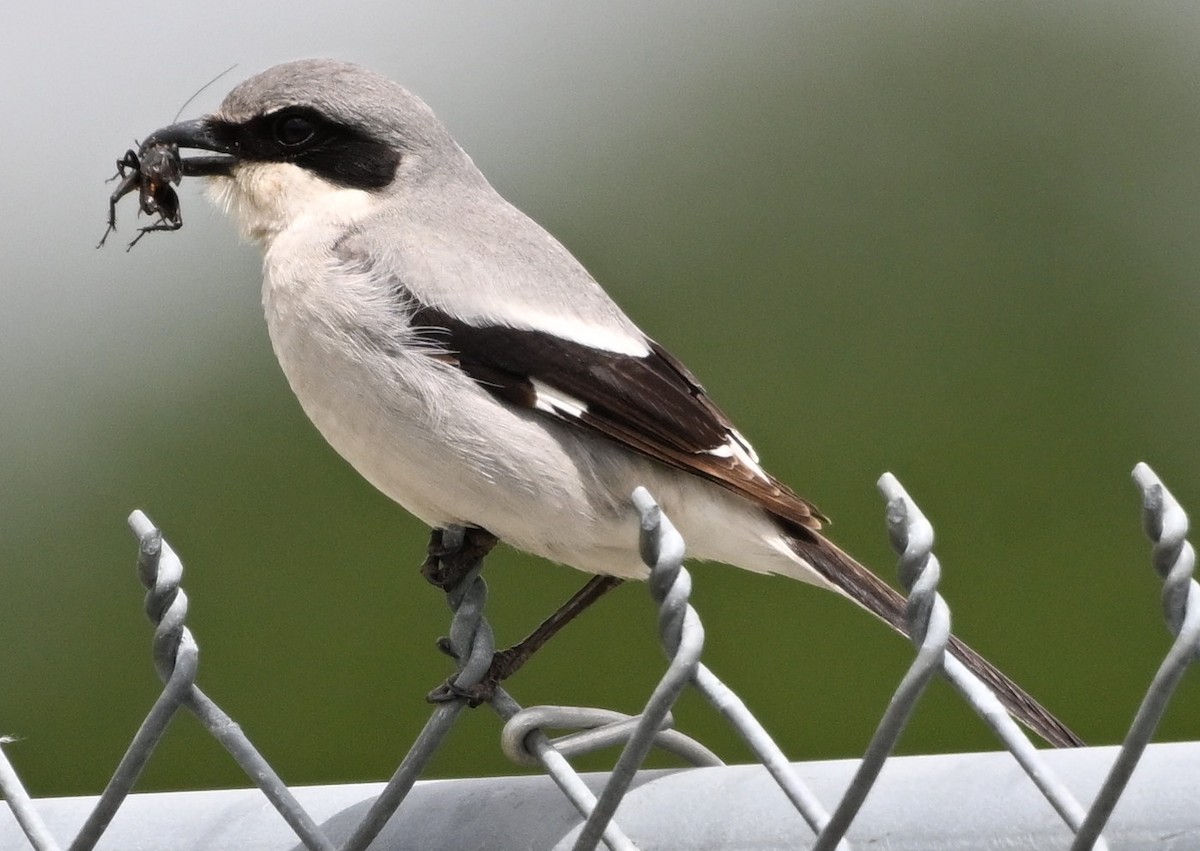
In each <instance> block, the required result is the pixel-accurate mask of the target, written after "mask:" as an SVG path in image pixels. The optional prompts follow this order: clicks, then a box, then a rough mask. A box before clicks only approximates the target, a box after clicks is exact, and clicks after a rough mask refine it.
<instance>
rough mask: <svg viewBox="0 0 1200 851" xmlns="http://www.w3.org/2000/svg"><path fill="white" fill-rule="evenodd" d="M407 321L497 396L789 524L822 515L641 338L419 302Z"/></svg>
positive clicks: (662, 352) (817, 521)
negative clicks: (591, 334) (638, 347)
mask: <svg viewBox="0 0 1200 851" xmlns="http://www.w3.org/2000/svg"><path fill="white" fill-rule="evenodd" d="M412 325H413V327H414V328H416V329H420V332H421V334H422V335H423V336H427V338H428V340H429V341H430V342H431V343H436V347H437V349H439V350H440V351H441V352H443V353H444V356H447V357H448V358H449V359H451V360H453V362H454V363H456V364H457V365H458V367H459V368H460V369H462V370H463V372H465V373H467V375H469V376H471V377H472V378H474V379H475V380H476V381H477V382H478V383H479V384H480V385H481V386H482V387H484V388H486V389H487V390H488V392H490V393H492V394H493V395H495V396H496V397H497V398H500V399H503V400H505V401H507V402H509V403H511V404H515V405H519V406H522V407H525V408H530V409H535V410H540V411H543V412H545V413H547V414H550V415H553V416H555V417H557V418H558V419H561V420H564V421H567V422H570V423H573V424H575V425H577V426H579V427H582V428H586V429H589V430H591V431H594V432H597V433H599V434H602V435H604V436H605V437H608V438H610V439H612V440H615V441H617V442H619V443H621V444H624V445H625V446H628V447H629V448H631V449H634V450H635V451H637V452H640V453H641V454H643V455H646V456H648V457H650V458H653V459H655V460H656V461H661V462H662V463H664V464H667V465H669V466H672V467H675V468H677V469H680V470H685V471H687V472H689V473H693V474H695V475H697V476H701V477H702V478H705V479H708V480H709V481H712V482H715V483H717V484H719V485H721V486H722V487H725V488H727V489H729V490H731V491H733V492H734V493H736V494H738V495H740V496H743V497H745V498H747V499H749V500H751V501H752V502H754V503H756V504H759V505H761V506H763V507H764V508H765V509H767V510H768V511H770V512H771V513H772V514H775V515H777V516H778V517H780V518H781V519H783V520H786V521H789V525H791V526H795V527H798V530H815V529H818V528H820V526H821V521H822V520H823V519H825V518H824V517H823V516H822V515H821V513H820V512H819V511H818V510H817V509H816V508H815V507H814V506H813V505H812V504H810V503H808V502H806V501H805V500H803V499H801V498H800V497H798V496H797V495H796V494H795V493H793V492H792V491H791V490H790V489H789V488H788V487H787V486H786V485H784V484H782V483H780V482H779V481H777V480H776V479H775V478H774V477H772V476H771V475H769V474H768V473H766V472H765V471H764V470H763V469H762V468H761V467H760V466H759V465H758V461H757V458H756V457H755V455H754V450H753V449H752V448H751V447H750V445H749V443H747V442H746V440H745V438H743V437H742V436H741V435H740V434H739V433H738V431H737V429H735V428H734V427H733V424H732V423H731V422H730V421H729V418H728V417H727V416H726V415H725V414H724V413H723V412H722V411H721V410H720V408H718V407H717V406H716V405H714V404H713V402H712V400H710V399H709V398H708V396H707V394H705V392H704V388H703V387H701V386H700V383H699V382H698V381H696V379H695V378H694V377H693V376H692V374H691V373H690V372H689V371H688V370H687V368H686V367H685V366H684V365H683V364H682V363H680V362H679V361H678V360H676V359H675V358H674V357H673V356H672V355H671V354H670V353H669V352H667V351H666V349H664V348H662V347H661V346H659V345H658V344H657V343H654V342H652V341H648V346H649V349H650V351H649V353H648V354H646V355H645V356H642V357H638V356H635V355H627V354H620V353H617V352H609V351H605V350H602V349H596V348H593V347H591V346H587V345H584V344H582V343H577V342H574V341H572V340H567V339H564V338H562V337H558V336H556V335H554V334H551V333H548V332H544V331H531V330H526V329H521V328H510V327H507V326H501V325H483V326H478V325H472V324H469V323H466V322H462V321H461V320H457V319H454V318H452V317H450V316H449V315H447V314H445V313H443V312H442V311H440V310H437V309H436V308H432V307H425V306H419V307H418V308H417V309H416V310H415V312H414V314H413V317H412Z"/></svg>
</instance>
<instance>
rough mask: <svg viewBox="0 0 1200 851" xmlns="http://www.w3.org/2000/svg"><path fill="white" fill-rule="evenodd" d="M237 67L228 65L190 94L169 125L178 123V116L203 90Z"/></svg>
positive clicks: (235, 64)
mask: <svg viewBox="0 0 1200 851" xmlns="http://www.w3.org/2000/svg"><path fill="white" fill-rule="evenodd" d="M237 66H238V64H237V63H236V62H234V63H233V64H232V65H230V66H229V67H228V68H226V69H225V70H224V71H222V72H221V73H220V74H218V75H217V76H215V77H213V78H212V79H211V80H209V81H208V82H207V83H205V84H204V85H203V86H201V87H200V88H198V89H196V91H194V92H192V96H191V97H190V98H188V99H187V100H185V101H184V102H183V106H181V107H179V112H177V113H175V117H174V118H172V119H171V123H172V124H174V123H175V122H176V121H178V120H179V116H181V115H183V111H184V110H185V109H187V108H188V106H189V105H190V104H191V102H192V101H194V100H195V99H196V98H198V97H200V95H201V93H202V92H203V91H204V90H205V89H207V88H208V87H209V86H211V85H212V84H213V83H215V82H216V81H217V80H219V79H221V78H222V77H224V76H225V75H226V74H228V73H229V72H230V71H232V70H233V69H234V68H236V67H237Z"/></svg>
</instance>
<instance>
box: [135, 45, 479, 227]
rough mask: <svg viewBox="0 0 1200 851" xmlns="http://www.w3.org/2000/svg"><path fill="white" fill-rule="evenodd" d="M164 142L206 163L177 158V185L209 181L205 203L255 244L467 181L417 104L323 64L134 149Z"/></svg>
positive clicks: (303, 67)
mask: <svg viewBox="0 0 1200 851" xmlns="http://www.w3.org/2000/svg"><path fill="white" fill-rule="evenodd" d="M164 142H165V143H174V144H176V145H178V146H179V147H180V148H181V149H189V148H190V149H198V150H201V151H209V152H212V153H211V155H206V156H198V157H185V158H184V159H183V161H182V166H183V173H184V174H185V175H199V176H205V177H209V178H210V179H211V188H212V194H213V196H214V197H215V198H216V199H217V200H218V201H219V202H220V203H222V204H223V205H224V206H225V207H226V208H227V209H228V210H229V211H230V212H232V213H233V214H234V216H235V218H236V219H237V220H238V222H239V224H240V225H241V227H242V230H243V232H244V233H245V234H246V235H247V236H248V237H250V238H252V239H255V240H257V241H260V242H264V243H266V242H269V241H270V240H272V239H273V238H274V237H275V236H276V235H278V234H279V233H280V232H282V231H283V230H285V229H287V228H288V227H291V226H292V225H295V224H297V223H298V222H300V221H311V222H313V223H315V224H318V225H319V224H343V225H344V224H352V223H353V222H354V221H356V220H357V219H360V218H362V217H364V216H367V215H370V214H371V212H372V211H373V210H374V209H375V208H376V206H377V205H378V204H379V203H380V200H381V199H383V198H386V197H389V196H391V195H393V194H395V193H397V192H403V191H404V190H405V189H406V188H411V187H413V186H416V185H418V184H419V183H421V182H422V181H427V180H430V179H436V178H438V176H441V178H443V179H446V178H449V177H452V176H453V175H454V174H456V173H465V172H468V171H472V170H473V169H471V168H470V167H469V162H470V161H469V160H468V159H467V157H466V155H465V154H464V153H463V152H462V150H461V149H460V148H459V147H458V145H457V144H456V143H455V142H454V140H453V139H452V138H451V137H450V135H449V133H448V132H447V131H446V129H445V127H444V126H443V125H442V123H441V122H440V121H439V120H438V119H437V118H436V117H435V116H434V114H433V112H432V110H430V109H429V107H428V106H426V105H425V103H424V102H423V101H422V100H421V99H420V98H418V97H417V96H415V95H413V94H412V93H411V92H409V91H408V90H407V89H405V88H403V87H402V86H400V85H398V84H397V83H394V82H392V81H391V80H389V79H387V78H386V77H383V76H382V75H380V74H377V73H375V72H373V71H369V70H367V69H365V68H361V67H359V66H357V65H354V64H352V63H349V62H341V61H337V60H331V59H307V60H301V61H298V62H288V63H285V64H282V65H276V66H274V67H273V68H269V69H267V70H266V71H264V72H262V73H261V74H258V75H257V76H254V77H251V78H250V79H248V80H246V81H245V82H243V83H241V84H240V85H238V86H237V87H236V88H235V89H233V91H231V92H230V93H229V94H228V95H227V96H226V98H225V100H224V101H223V102H222V104H221V106H220V108H219V109H218V110H217V111H216V112H215V113H213V114H212V115H208V116H205V117H203V118H199V119H195V120H191V121H184V122H180V123H177V124H172V125H171V126H169V127H164V128H162V129H160V130H156V131H155V132H154V133H153V134H151V135H150V136H149V137H148V138H147V139H146V141H145V142H144V143H143V149H146V148H147V147H149V146H151V145H153V144H155V143H164ZM464 163H465V164H468V165H467V166H465V167H464Z"/></svg>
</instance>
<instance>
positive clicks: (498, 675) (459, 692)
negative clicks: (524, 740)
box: [428, 576, 625, 707]
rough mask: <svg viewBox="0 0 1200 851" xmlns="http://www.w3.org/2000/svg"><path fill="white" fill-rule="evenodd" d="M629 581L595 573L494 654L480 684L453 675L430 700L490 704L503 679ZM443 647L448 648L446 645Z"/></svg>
mask: <svg viewBox="0 0 1200 851" xmlns="http://www.w3.org/2000/svg"><path fill="white" fill-rule="evenodd" d="M624 581H625V580H623V579H620V578H618V577H616V576H593V577H592V578H591V579H589V580H588V581H587V584H585V585H584V586H583V587H582V588H580V589H579V590H578V591H576V592H575V593H574V594H572V595H571V598H570V599H569V600H567V602H565V603H563V604H562V605H561V606H559V607H558V608H557V609H556V610H555V611H554V613H553V614H552V615H550V617H548V618H546V619H545V620H544V621H542V622H541V623H540V624H538V626H537V629H535V630H534V631H533V632H531V633H529V635H527V636H525V638H523V639H521V641H519V642H518V643H516V644H514V645H513V646H512V647H509V648H508V649H506V650H497V651H496V653H495V655H493V656H492V664H491V665H490V666H489V667H488V669H487V673H485V674H484V675H483V677H482V678H481V679H480V681H479V682H478V683H476V684H475V685H473V686H470V687H468V688H463V687H461V686H458V685H456V684H455V683H454V678H453V677H452V678H451V679H450V680H448V681H447V682H446V683H444V684H443V685H442V686H440V687H439V688H437V689H434V691H432V692H430V694H429V697H428V700H429V701H430V702H431V703H440V702H442V701H446V700H457V699H459V698H465V699H466V701H467V705H468V706H471V707H475V706H479V705H480V704H483V703H487V702H488V701H489V700H491V699H492V696H493V695H494V694H495V693H496V688H497V687H498V686H499V685H500V683H501V682H503V681H504V680H506V679H508V678H509V677H511V676H512V675H513V674H515V673H516V672H517V671H518V670H519V669H520V668H521V666H522V665H524V664H525V663H526V662H528V661H529V660H530V659H531V658H532V657H533V654H534V653H536V652H537V651H538V650H539V649H541V647H542V646H543V645H544V644H545V643H546V642H547V641H549V640H550V639H551V638H553V637H554V636H555V635H557V634H558V631H559V630H561V629H562V628H563V627H564V626H566V625H567V624H568V623H570V622H571V621H573V620H574V619H575V618H576V617H577V616H578V615H579V614H580V613H581V612H583V610H584V609H586V608H587V607H588V606H590V605H592V603H594V602H596V601H597V600H599V599H600V598H601V597H603V596H604V595H605V594H606V593H608V592H609V591H611V590H612V589H613V588H616V587H617V586H618V585H620V584H621V583H622V582H624ZM442 649H443V650H445V649H446V648H445V647H443V648H442Z"/></svg>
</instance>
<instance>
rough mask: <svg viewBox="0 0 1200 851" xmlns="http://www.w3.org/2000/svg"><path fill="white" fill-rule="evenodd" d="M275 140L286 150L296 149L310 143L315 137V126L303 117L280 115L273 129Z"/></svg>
mask: <svg viewBox="0 0 1200 851" xmlns="http://www.w3.org/2000/svg"><path fill="white" fill-rule="evenodd" d="M273 130H274V133H275V140H276V141H277V142H279V144H281V145H283V146H284V147H288V148H296V147H299V146H300V145H303V144H305V143H307V142H311V141H312V139H313V137H314V136H316V135H317V125H316V124H314V123H313V122H312V121H311V120H310V119H308V118H305V117H304V116H303V115H295V114H290V115H287V114H285V115H281V116H279V117H278V118H277V119H275V124H274V127H273Z"/></svg>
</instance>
